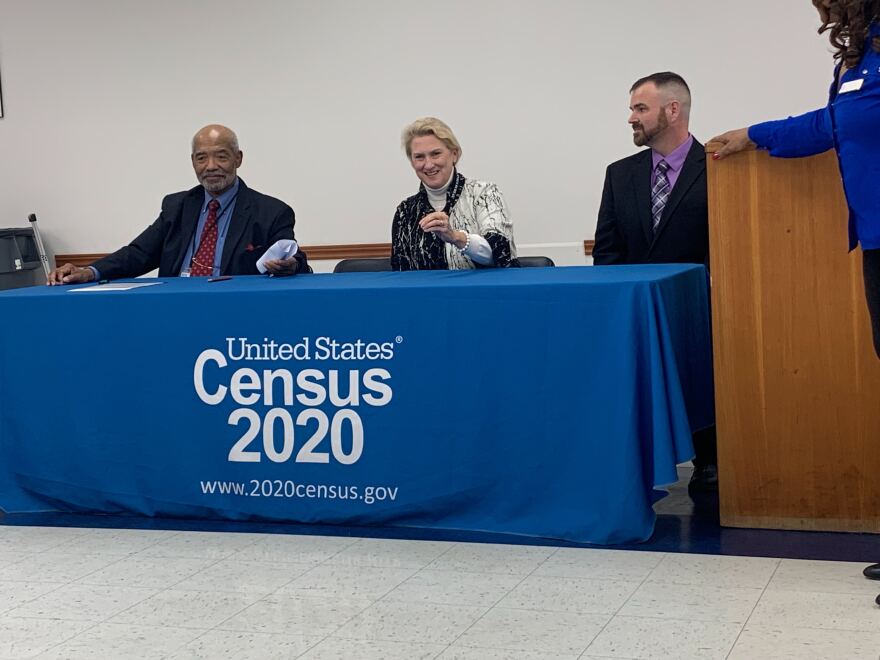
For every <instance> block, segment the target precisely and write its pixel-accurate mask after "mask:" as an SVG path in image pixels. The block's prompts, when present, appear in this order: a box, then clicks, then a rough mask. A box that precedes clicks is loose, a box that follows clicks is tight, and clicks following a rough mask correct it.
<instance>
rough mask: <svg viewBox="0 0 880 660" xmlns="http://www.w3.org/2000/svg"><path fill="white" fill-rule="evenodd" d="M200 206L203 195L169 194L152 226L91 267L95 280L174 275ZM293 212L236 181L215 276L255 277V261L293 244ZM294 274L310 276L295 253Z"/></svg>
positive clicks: (198, 189) (303, 259) (195, 190)
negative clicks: (288, 241)
mask: <svg viewBox="0 0 880 660" xmlns="http://www.w3.org/2000/svg"><path fill="white" fill-rule="evenodd" d="M204 201H205V190H204V188H202V186H196V187H195V188H192V189H191V190H186V191H183V192H178V193H173V194H171V195H168V196H167V197H165V199H163V200H162V212H161V213H160V214H159V217H158V218H156V221H155V222H153V224H151V225H150V226H149V227H147V228H146V229H145V230H144V231H143V232H142V233H141V234H140V236H138V237H137V238H136V239H134V240H133V241H132V242H131V243H130V244H128V245H126V246H125V247H123V248H120V249H119V250H117V251H116V252H114V253H113V254H110V255H108V256H106V257H104V258H103V259H99V260H98V261H96V262H95V263H93V264H92V266H94V267H95V268H97V269H98V272H99V273H100V274H101V277H103V278H107V279H115V278H119V277H138V276H139V275H143V274H144V273H149V272H150V271H151V270H153V269H155V268H158V269H159V277H176V276H177V275H180V270H181V267H182V266H183V258H184V256H186V251H187V249H189V247H190V245H191V244H192V241H193V236H194V235H195V231H196V225H197V224H198V222H199V212H200V211H201V208H202V204H203V203H204ZM293 225H294V214H293V209H292V208H290V207H289V206H288V205H287V204H285V203H284V202H282V201H281V200H279V199H275V198H274V197H269V196H268V195H263V194H262V193H259V192H257V191H256V190H252V189H251V188H248V187H247V186H246V185H245V183H244V181H242V180H241V179H239V188H238V196H237V197H236V200H235V209H234V210H233V212H232V219H231V221H230V223H229V229H228V230H227V233H226V241H225V242H224V244H223V256H222V258H221V261H220V272H221V273H222V274H223V275H257V274H258V273H259V271H258V270H257V259H259V258H260V257H261V256H262V255H263V253H264V252H265V251H266V250H267V249H268V248H269V247H270V246H271V245H272V244H273V243H274V242H275V241H277V240H280V239H282V238H294V234H293ZM296 257H297V261H298V262H299V267H298V270H297V272H299V273H305V272H311V268H310V267H309V265H308V260H307V258H306V256H305V254H303V253H302V252H299V253H297V255H296Z"/></svg>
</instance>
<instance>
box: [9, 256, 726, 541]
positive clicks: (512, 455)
mask: <svg viewBox="0 0 880 660" xmlns="http://www.w3.org/2000/svg"><path fill="white" fill-rule="evenodd" d="M138 281H139V282H143V281H157V282H161V284H158V285H154V286H149V287H144V288H139V289H134V290H130V291H107V290H101V291H92V292H73V290H72V289H73V288H74V287H51V288H50V287H34V288H28V289H19V290H14V291H8V292H4V293H0V317H2V319H3V320H2V323H0V508H2V509H3V510H5V511H7V512H35V511H59V510H60V511H79V512H84V511H85V512H105V513H136V514H142V515H147V516H172V517H188V518H222V519H231V520H246V519H260V520H275V521H295V522H300V523H333V524H348V525H385V526H412V527H429V528H443V529H463V530H473V531H490V532H505V533H510V534H519V535H526V536H532V537H549V538H557V539H565V540H571V541H578V542H589V543H601V544H613V543H626V542H633V541H639V540H644V539H647V538H648V537H649V536H650V535H651V533H652V531H653V526H654V520H655V517H654V512H653V510H652V500H653V499H655V495H654V492H653V491H654V489H655V487H658V486H661V485H664V484H669V483H672V482H674V481H676V479H677V476H676V469H675V466H676V464H677V463H681V462H683V461H686V460H688V459H689V458H691V456H692V455H693V449H692V444H691V431H692V430H695V429H698V428H701V427H703V426H707V425H709V424H711V423H712V421H713V405H712V401H713V394H712V392H713V390H712V363H711V350H710V333H709V316H708V303H707V286H706V272H705V270H704V269H703V268H702V267H701V266H677V265H664V266H660V265H657V266H617V267H571V268H533V269H513V270H505V271H500V270H484V271H474V272H437V271H435V272H416V273H352V274H337V275H309V276H299V277H292V278H266V277H256V276H254V277H235V278H233V279H231V280H226V281H219V282H209V281H207V280H206V279H205V278H192V279H180V278H178V279H163V280H138Z"/></svg>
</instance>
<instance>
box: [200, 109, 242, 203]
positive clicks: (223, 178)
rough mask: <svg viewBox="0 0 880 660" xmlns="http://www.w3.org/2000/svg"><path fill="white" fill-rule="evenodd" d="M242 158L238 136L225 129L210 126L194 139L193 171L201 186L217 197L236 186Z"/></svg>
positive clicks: (219, 126)
mask: <svg viewBox="0 0 880 660" xmlns="http://www.w3.org/2000/svg"><path fill="white" fill-rule="evenodd" d="M242 158H243V154H242V153H241V150H240V149H239V147H238V136H236V135H235V133H234V132H233V131H232V129H229V128H227V127H226V126H221V125H220V124H209V125H208V126H205V127H204V128H202V129H200V130H199V131H198V133H196V134H195V135H194V136H193V139H192V164H193V169H194V170H195V172H196V177H197V178H198V180H199V183H201V184H202V185H203V186H204V187H205V190H207V191H208V192H209V193H211V194H212V195H214V196H217V195H220V194H221V193H223V192H225V191H227V190H229V189H230V188H231V187H232V186H233V184H234V183H235V178H236V172H237V171H238V168H239V167H241V161H242Z"/></svg>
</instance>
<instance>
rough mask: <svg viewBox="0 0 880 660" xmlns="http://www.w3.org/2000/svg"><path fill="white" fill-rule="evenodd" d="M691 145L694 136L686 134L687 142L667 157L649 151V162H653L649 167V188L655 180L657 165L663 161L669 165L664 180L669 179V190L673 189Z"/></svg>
mask: <svg viewBox="0 0 880 660" xmlns="http://www.w3.org/2000/svg"><path fill="white" fill-rule="evenodd" d="M693 144H694V136H693V135H691V134H690V133H688V138H687V140H685V141H684V142H682V143H681V144H680V145H679V146H677V147H676V148H675V150H674V151H673V152H672V153H671V154H669V155H668V156H661V155H660V154H658V153H657V152H656V151H654V150H653V149H651V160H652V162H653V165H651V188H653V187H654V183H655V182H656V180H657V163H659V162H660V161H661V160H665V161H666V163H667V164H668V165H669V169H668V170H666V178H667V179H669V190H670V191H671V190H672V189H673V188H675V182H676V181H678V175H679V174H681V168H682V166H683V165H684V159H685V158H687V155H688V152H689V151H690V150H691V146H692V145H693Z"/></svg>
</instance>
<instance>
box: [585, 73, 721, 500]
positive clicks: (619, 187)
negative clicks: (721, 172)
mask: <svg viewBox="0 0 880 660" xmlns="http://www.w3.org/2000/svg"><path fill="white" fill-rule="evenodd" d="M630 111H631V112H630V116H629V124H630V126H631V127H632V131H633V142H635V144H636V146H638V147H649V148H648V149H643V150H642V151H640V152H639V153H636V154H634V155H632V156H629V157H627V158H624V159H622V160H619V161H617V162H615V163H612V164H611V165H609V166H608V169H607V170H606V173H605V187H604V189H603V191H602V203H601V205H600V207H599V219H598V223H597V225H596V241H595V247H594V248H593V263H594V264H595V265H597V266H603V265H611V264H653V263H696V264H704V265H705V266H706V267H708V266H709V221H708V217H709V213H708V202H707V193H706V154H705V150H704V148H703V145H702V144H700V142H698V141H697V140H696V139H695V138H694V136H693V135H691V133H690V131H689V129H688V124H689V119H690V111H691V92H690V88H689V87H688V85H687V83H686V82H685V81H684V78H682V77H681V76H680V75H678V74H676V73H671V72H668V71H667V72H662V73H654V74H651V75H650V76H646V77H644V78H640V79H639V80H637V81H636V82H635V83H634V84H633V86H632V87H631V88H630ZM694 449H695V452H696V456H695V458H694V473H693V477H692V478H691V482H690V485H689V490H690V491H691V492H693V491H699V490H712V489H715V488H717V484H718V469H717V458H716V449H715V427H714V426H713V427H710V428H708V429H703V430H701V431H698V432H697V433H695V434H694Z"/></svg>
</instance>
